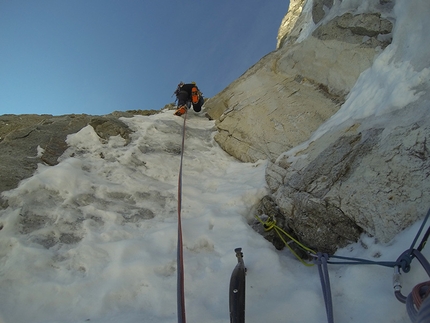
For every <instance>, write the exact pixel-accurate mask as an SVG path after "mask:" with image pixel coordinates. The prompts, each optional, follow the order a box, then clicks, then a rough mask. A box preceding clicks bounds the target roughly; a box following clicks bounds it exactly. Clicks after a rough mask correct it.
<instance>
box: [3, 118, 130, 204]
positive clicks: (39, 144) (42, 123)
mask: <svg viewBox="0 0 430 323" xmlns="http://www.w3.org/2000/svg"><path fill="white" fill-rule="evenodd" d="M121 116H132V114H131V113H128V112H116V113H113V114H112V115H107V116H90V115H85V114H81V115H64V116H52V115H2V116H0V160H1V161H2V162H1V163H0V178H1V181H0V193H1V192H3V191H7V190H10V189H13V188H15V187H17V186H18V183H19V182H20V181H21V180H23V179H25V178H28V177H30V176H32V175H33V173H34V171H35V170H36V169H37V164H39V163H44V164H46V165H51V166H52V165H56V164H57V163H58V161H57V159H58V157H60V156H61V155H62V154H63V152H64V151H65V150H66V149H67V144H66V141H65V140H66V138H67V135H69V134H72V133H76V132H78V131H79V130H81V129H82V128H83V127H85V126H86V125H88V124H89V125H91V126H93V128H94V130H95V131H96V133H97V134H98V135H99V136H100V139H101V140H107V139H109V137H110V136H117V135H120V136H121V137H123V138H124V139H126V141H127V140H128V139H129V134H130V133H131V130H130V129H129V128H128V127H127V125H125V124H124V123H123V122H122V121H120V120H119V119H118V118H119V117H121ZM6 206H7V203H6V201H2V200H0V207H3V208H4V207H6Z"/></svg>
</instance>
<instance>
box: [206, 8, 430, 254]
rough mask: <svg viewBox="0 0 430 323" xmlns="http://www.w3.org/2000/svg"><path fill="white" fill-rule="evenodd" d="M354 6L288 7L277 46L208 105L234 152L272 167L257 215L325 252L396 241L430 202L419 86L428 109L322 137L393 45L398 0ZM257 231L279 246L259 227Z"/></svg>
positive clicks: (413, 107) (222, 140) (350, 124)
mask: <svg viewBox="0 0 430 323" xmlns="http://www.w3.org/2000/svg"><path fill="white" fill-rule="evenodd" d="M336 6H337V7H336ZM356 6H357V7H354V4H353V3H351V2H350V3H348V4H347V5H345V6H343V7H342V8H343V9H344V10H343V11H342V10H341V9H340V7H339V2H335V1H332V0H314V1H305V0H297V1H291V2H290V10H289V12H288V14H287V16H286V17H285V19H284V21H283V22H282V25H281V27H280V29H279V35H278V49H277V50H276V51H275V52H272V53H270V54H268V55H267V56H265V57H264V58H263V59H262V60H260V61H259V62H258V63H257V64H255V65H254V66H253V67H251V68H250V69H249V70H248V71H247V72H246V73H245V74H244V75H242V76H241V77H240V78H239V79H238V80H236V81H235V82H233V83H232V84H231V85H230V86H229V87H227V88H226V89H225V90H224V91H223V92H221V93H219V94H218V95H217V96H215V97H214V98H211V99H210V100H209V101H208V102H207V103H206V109H207V111H208V113H209V114H210V115H211V116H212V117H213V118H214V119H216V120H217V122H216V125H217V127H218V133H217V135H216V136H215V139H216V140H217V142H218V143H219V144H220V145H221V146H222V147H223V148H224V149H225V150H226V151H227V152H229V153H230V154H231V155H233V156H235V157H236V158H238V159H240V160H242V161H247V162H249V161H252V162H253V161H256V160H258V159H269V160H270V161H271V163H269V166H268V168H267V173H266V180H267V184H268V187H269V188H270V195H268V196H267V197H265V199H264V200H262V202H261V203H260V206H259V207H258V208H257V210H256V212H257V213H258V214H259V215H260V216H261V217H263V218H264V217H266V218H267V217H269V218H270V217H272V218H273V219H276V221H277V223H278V225H280V226H282V227H283V228H284V229H285V230H286V231H288V232H289V233H291V234H292V235H293V236H296V237H298V238H299V240H300V241H302V242H303V243H304V244H306V245H307V246H309V247H311V248H313V249H316V250H320V251H327V252H334V251H335V250H336V249H337V248H338V247H341V246H345V245H346V244H347V243H349V242H351V241H355V240H357V239H358V238H359V235H360V234H361V233H362V232H366V233H367V234H371V235H373V236H375V237H376V238H377V239H379V240H381V241H384V242H388V241H389V240H390V239H392V238H393V237H394V236H395V235H396V234H397V233H398V232H399V231H401V230H403V229H404V228H406V227H407V226H409V225H410V224H412V223H413V222H414V221H416V220H417V219H418V218H419V217H421V216H422V215H423V214H425V213H426V211H427V208H428V207H429V205H428V202H429V200H428V196H429V194H430V185H428V184H427V183H426V179H427V177H428V176H429V167H430V164H429V162H430V160H429V150H428V148H427V138H428V137H429V136H430V127H429V126H430V125H429V122H430V121H427V120H429V118H426V117H425V115H426V106H425V100H426V98H424V97H428V96H429V94H428V93H429V89H428V88H424V87H422V86H421V88H420V93H421V95H423V97H422V101H420V102H424V103H422V104H418V103H415V104H410V105H408V106H406V107H402V110H401V111H393V112H392V113H390V115H389V116H387V115H385V116H379V117H374V116H372V117H371V119H370V118H369V119H362V120H360V121H353V120H346V121H345V122H344V123H343V124H342V125H340V126H338V127H336V128H333V129H329V130H327V131H326V132H323V131H321V125H322V124H325V123H326V121H327V120H328V119H329V118H330V117H331V116H333V115H334V114H335V113H336V112H337V111H338V109H339V108H340V107H341V106H342V105H343V103H344V102H345V100H346V98H347V96H348V94H349V93H350V91H351V89H352V88H353V87H354V86H355V84H356V82H357V80H358V78H359V76H360V75H361V73H362V72H363V71H365V70H367V69H369V68H370V67H371V66H372V65H373V63H374V60H375V59H376V58H377V57H378V55H380V54H381V53H383V51H384V49H385V48H386V47H387V46H388V45H389V44H390V42H391V41H392V34H391V32H392V28H393V21H394V20H393V19H391V18H390V17H391V10H392V9H393V2H392V1H389V0H384V1H379V2H378V1H375V2H374V4H373V5H372V9H373V11H372V10H370V11H369V10H367V11H366V12H363V10H362V8H361V10H358V6H359V3H357V4H356ZM334 9H336V11H335V12H336V14H333V13H332V12H333V10H334ZM422 93H425V94H422ZM429 99H430V98H427V100H429ZM366 100H371V98H370V99H368V98H366ZM387 118H389V120H390V123H387V122H386V120H387ZM384 120H385V121H384ZM317 129H318V130H319V133H320V135H319V137H312V135H313V134H314V133H315V130H317ZM321 133H323V134H322V135H321ZM293 147H294V148H293ZM267 201H271V203H269V204H270V205H271V207H270V208H269V209H268V208H267V207H266V206H267V205H269V204H268V202H267ZM265 210H267V211H265ZM265 212H268V213H270V214H272V215H270V214H266V213H265ZM253 226H254V228H256V230H257V231H258V232H260V233H262V234H263V235H264V236H265V237H266V238H267V239H269V240H271V241H272V242H273V244H274V245H275V246H276V247H277V248H279V247H280V244H282V243H280V241H279V239H278V238H276V235H273V234H269V233H267V232H265V230H264V228H263V227H262V226H261V223H260V224H259V223H254V224H253Z"/></svg>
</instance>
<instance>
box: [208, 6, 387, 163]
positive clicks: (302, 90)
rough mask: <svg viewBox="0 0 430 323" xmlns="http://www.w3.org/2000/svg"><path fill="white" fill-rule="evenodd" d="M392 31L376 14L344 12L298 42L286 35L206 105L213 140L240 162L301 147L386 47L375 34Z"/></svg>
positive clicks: (272, 157)
mask: <svg viewBox="0 0 430 323" xmlns="http://www.w3.org/2000/svg"><path fill="white" fill-rule="evenodd" d="M294 3H296V2H294V1H292V2H291V4H292V5H293V4H294ZM297 10H298V9H297ZM287 16H288V15H287ZM299 20H300V19H297V21H296V24H297V23H298V22H299ZM296 27H297V26H296ZM391 28H392V24H391V22H389V21H388V20H387V19H385V18H381V16H380V14H379V13H374V14H373V13H372V14H359V15H356V16H352V15H351V13H345V14H344V15H342V16H340V17H335V18H334V19H333V20H330V21H329V22H328V23H327V24H322V25H321V26H320V27H318V28H317V29H316V30H315V31H314V32H313V34H312V36H309V37H308V38H306V39H305V40H303V41H302V42H299V43H294V44H289V43H288V42H289V41H290V38H288V37H286V38H285V37H284V38H283V39H284V46H283V47H281V48H279V49H278V50H277V51H275V52H272V53H270V54H268V55H267V56H265V57H264V58H263V59H261V60H260V61H259V62H258V63H257V64H255V65H254V66H253V67H251V68H250V69H249V70H248V71H247V72H246V73H245V74H244V75H242V76H241V77H240V78H239V79H238V80H236V81H235V82H233V83H232V84H231V85H229V86H228V87H227V88H226V89H224V90H223V91H222V92H221V93H220V94H218V95H216V96H215V97H214V98H211V99H210V100H208V102H206V104H205V106H206V109H207V111H208V113H209V115H210V116H211V117H212V118H213V119H217V120H218V122H217V127H218V130H219V133H218V134H217V135H216V136H215V140H216V141H217V142H218V143H219V144H220V145H221V146H222V147H223V148H224V149H225V150H226V151H227V152H228V153H230V154H231V155H233V156H235V157H236V158H238V159H240V160H242V161H245V162H252V161H256V160H258V159H270V160H272V161H273V160H274V159H276V158H277V157H278V156H279V155H280V154H281V153H283V152H284V151H286V150H289V149H291V148H293V147H295V146H296V145H298V144H300V143H302V142H304V141H305V140H307V139H308V138H309V137H310V135H311V134H312V133H313V132H314V131H315V130H316V129H317V128H318V127H319V126H320V125H321V124H322V123H323V122H324V121H325V120H327V119H328V118H329V117H331V116H332V115H333V114H334V113H335V112H336V111H337V110H338V109H339V107H340V105H341V104H342V103H343V102H344V100H345V99H344V98H345V95H346V94H348V93H349V91H350V90H351V88H352V87H353V86H354V84H355V82H356V81H357V79H358V76H359V75H360V74H361V72H363V71H364V70H366V69H367V68H369V67H370V66H371V65H372V62H373V59H374V57H375V56H376V55H377V54H378V53H379V52H380V51H381V50H382V48H385V47H386V46H387V45H388V44H389V40H390V38H389V37H386V38H384V41H381V37H380V35H389V34H390V32H391ZM293 29H294V28H293Z"/></svg>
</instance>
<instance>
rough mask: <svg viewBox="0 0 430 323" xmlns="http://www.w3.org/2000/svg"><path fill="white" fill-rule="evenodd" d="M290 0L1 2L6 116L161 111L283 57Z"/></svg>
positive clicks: (0, 94) (0, 63)
mask: <svg viewBox="0 0 430 323" xmlns="http://www.w3.org/2000/svg"><path fill="white" fill-rule="evenodd" d="M288 5H289V1H288V0H246V1H245V0H218V1H215V0H200V1H189V0H182V1H179V0H157V1H154V0H152V1H149V0H148V1H147V0H73V1H71V0H37V1H32V0H26V1H23V0H0V114H7V113H13V114H24V113H36V114H53V115H62V114H69V113H86V114H94V115H102V114H107V113H110V112H112V111H115V110H119V111H125V110H132V109H157V110H158V109H161V108H162V107H164V105H165V104H167V103H170V102H173V101H174V98H172V97H171V95H172V93H173V91H174V90H175V89H176V85H177V84H178V82H179V81H184V82H191V81H195V82H197V85H198V86H199V88H200V89H201V90H202V92H203V94H204V96H205V97H211V96H213V95H215V94H217V93H218V92H220V91H222V90H223V89H224V88H225V87H226V86H227V85H228V84H230V83H231V82H232V81H234V80H235V79H236V78H237V77H239V76H240V75H241V74H242V73H244V72H245V71H246V70H247V69H248V68H249V67H251V66H252V65H253V64H254V63H256V62H257V61H258V60H259V59H260V58H262V57H263V56H264V55H266V54H267V53H269V52H271V51H273V50H275V48H276V36H277V32H278V28H279V25H280V23H281V20H282V18H283V17H284V16H285V14H286V13H287V11H288Z"/></svg>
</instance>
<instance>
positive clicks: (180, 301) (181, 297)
mask: <svg viewBox="0 0 430 323" xmlns="http://www.w3.org/2000/svg"><path fill="white" fill-rule="evenodd" d="M186 120H187V112H185V114H184V125H183V128H182V149H181V163H180V165H179V178H178V253H177V259H176V261H177V264H178V270H177V271H178V283H177V305H178V323H186V317H185V288H184V256H183V253H184V251H183V249H184V248H183V245H182V220H181V209H182V161H183V159H184V148H185V122H186Z"/></svg>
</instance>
